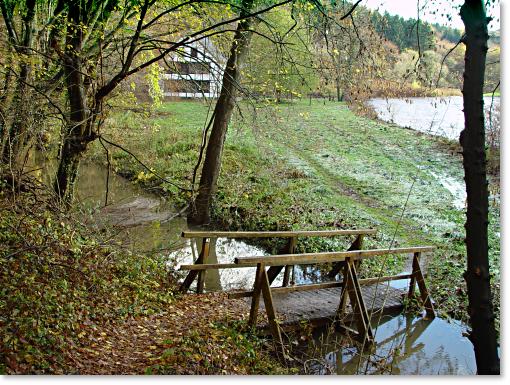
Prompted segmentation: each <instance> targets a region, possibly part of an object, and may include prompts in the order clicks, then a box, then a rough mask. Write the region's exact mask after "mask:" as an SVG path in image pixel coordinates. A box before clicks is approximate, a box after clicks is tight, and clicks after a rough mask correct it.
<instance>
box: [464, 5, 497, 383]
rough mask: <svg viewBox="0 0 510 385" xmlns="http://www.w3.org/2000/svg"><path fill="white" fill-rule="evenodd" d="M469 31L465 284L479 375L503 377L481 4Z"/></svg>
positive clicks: (468, 17) (473, 9)
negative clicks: (493, 278) (493, 284)
mask: <svg viewBox="0 0 510 385" xmlns="http://www.w3.org/2000/svg"><path fill="white" fill-rule="evenodd" d="M460 14H461V17H462V20H463V22H464V25H465V27H466V38H465V44H466V57H465V72H464V87H463V91H462V92H463V95H464V117H465V129H464V130H463V131H462V133H461V134H460V143H461V145H462V149H463V161H464V172H465V181H466V191H467V221H466V225H465V227H466V249H467V271H466V273H465V276H464V277H465V279H466V283H467V290H468V298H469V315H470V318H471V327H472V333H471V341H472V342H473V345H474V350H475V356H476V365H477V372H478V374H499V357H498V352H497V340H496V330H495V327H494V314H493V310H492V299H491V288H490V275H489V258H488V240H487V225H488V191H487V173H486V160H485V127H484V111H483V83H484V74H485V58H486V53H487V39H488V33H487V22H488V20H487V18H486V15H485V9H484V6H483V1H482V0H466V1H465V3H464V5H463V6H462V8H461V11H460Z"/></svg>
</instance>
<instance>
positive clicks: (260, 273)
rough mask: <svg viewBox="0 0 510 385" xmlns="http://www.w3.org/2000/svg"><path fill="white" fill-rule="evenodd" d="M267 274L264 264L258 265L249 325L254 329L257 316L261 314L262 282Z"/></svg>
mask: <svg viewBox="0 0 510 385" xmlns="http://www.w3.org/2000/svg"><path fill="white" fill-rule="evenodd" d="M265 273H266V268H265V266H264V264H263V263H259V264H257V272H256V274H255V283H254V284H253V297H252V299H251V307H250V319H249V321H248V325H250V326H251V327H254V326H256V325H257V316H258V312H259V302H260V293H261V290H262V280H263V278H264V275H265Z"/></svg>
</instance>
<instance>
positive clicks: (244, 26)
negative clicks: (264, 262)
mask: <svg viewBox="0 0 510 385" xmlns="http://www.w3.org/2000/svg"><path fill="white" fill-rule="evenodd" d="M252 4H253V1H252V0H246V1H244V2H243V12H244V13H245V14H248V13H249V11H250V9H251V6H252ZM243 12H242V13H243ZM242 13H241V16H242ZM251 24H252V21H251V19H244V20H241V21H240V22H239V23H238V25H237V29H236V32H235V34H234V40H233V42H232V47H231V49H230V56H229V58H228V61H227V65H226V67H225V71H224V73H223V84H222V87H221V92H220V96H219V98H218V101H217V102H216V107H215V109H214V122H213V126H212V129H211V134H210V136H209V142H208V144H207V150H206V154H205V160H204V165H203V168H202V174H201V177H200V185H199V188H198V196H197V198H196V200H195V202H194V205H193V207H192V210H191V211H190V214H189V216H188V222H189V223H190V224H193V225H203V224H207V223H209V222H210V220H211V213H210V210H211V201H212V197H213V195H214V193H215V191H216V183H217V180H218V175H219V173H220V166H221V154H222V152H223V144H224V142H225V136H226V134H227V129H228V124H229V122H230V118H231V116H232V112H233V110H234V106H235V99H236V90H237V87H238V84H237V83H238V81H239V77H240V66H241V63H242V60H243V57H244V56H245V54H246V53H247V51H248V48H249V45H250V39H251V35H252V32H250V31H248V30H249V28H250V26H251Z"/></svg>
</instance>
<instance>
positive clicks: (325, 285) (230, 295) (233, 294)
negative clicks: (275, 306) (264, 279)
mask: <svg viewBox="0 0 510 385" xmlns="http://www.w3.org/2000/svg"><path fill="white" fill-rule="evenodd" d="M342 285H343V283H342V282H324V283H314V284H310V285H298V286H285V287H272V288H271V290H272V291H273V292H274V293H278V294H281V293H291V292H293V291H309V290H318V289H328V288H332V287H341V286H342ZM252 295H253V291H251V290H248V291H235V292H231V293H228V298H229V299H232V298H245V297H251V296H252Z"/></svg>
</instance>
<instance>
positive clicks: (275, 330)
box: [261, 270, 285, 356]
mask: <svg viewBox="0 0 510 385" xmlns="http://www.w3.org/2000/svg"><path fill="white" fill-rule="evenodd" d="M261 286H262V296H263V298H264V305H265V307H266V313H267V319H268V321H269V328H270V329H271V334H272V335H273V338H274V339H275V341H276V342H277V344H278V345H279V347H280V349H281V352H282V353H283V354H284V356H285V347H284V345H283V339H282V334H281V331H280V326H279V325H278V320H277V318H276V310H275V308H274V304H273V296H272V295H271V287H270V286H269V279H268V277H267V273H266V271H265V270H262V285H261Z"/></svg>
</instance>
